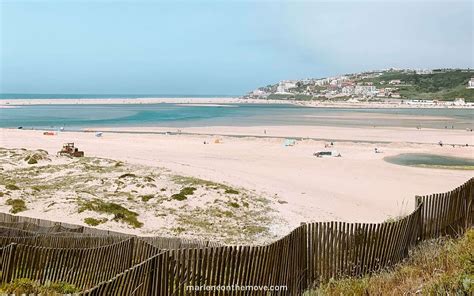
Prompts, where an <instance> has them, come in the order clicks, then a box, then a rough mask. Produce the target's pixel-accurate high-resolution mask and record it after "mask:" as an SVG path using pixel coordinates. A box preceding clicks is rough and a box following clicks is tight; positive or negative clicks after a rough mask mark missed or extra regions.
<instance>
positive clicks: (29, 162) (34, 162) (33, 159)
mask: <svg viewBox="0 0 474 296" xmlns="http://www.w3.org/2000/svg"><path fill="white" fill-rule="evenodd" d="M37 163H38V161H37V160H36V159H35V158H33V157H30V159H28V164H37Z"/></svg>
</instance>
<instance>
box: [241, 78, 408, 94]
mask: <svg viewBox="0 0 474 296" xmlns="http://www.w3.org/2000/svg"><path fill="white" fill-rule="evenodd" d="M380 75H382V73H360V74H354V75H347V76H346V75H344V76H337V77H329V78H323V79H303V80H283V81H280V82H279V83H278V84H276V85H270V86H266V87H261V88H259V89H256V90H254V91H253V92H251V93H250V94H249V97H254V98H255V97H258V98H262V97H267V96H269V95H271V94H276V95H293V94H300V95H308V96H312V97H316V98H317V97H324V98H338V97H364V98H373V97H392V98H399V97H400V94H399V93H398V87H397V86H399V85H402V84H403V81H400V80H390V81H380V83H379V84H380V85H375V84H374V83H373V82H364V81H363V80H364V79H370V78H374V77H377V76H380ZM386 85H389V86H390V87H386ZM381 86H384V87H381Z"/></svg>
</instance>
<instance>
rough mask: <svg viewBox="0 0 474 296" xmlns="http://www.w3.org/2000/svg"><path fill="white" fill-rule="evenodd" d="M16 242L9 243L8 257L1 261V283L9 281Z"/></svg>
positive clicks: (12, 268)
mask: <svg viewBox="0 0 474 296" xmlns="http://www.w3.org/2000/svg"><path fill="white" fill-rule="evenodd" d="M16 246H17V244H16V243H11V244H10V246H9V247H8V250H9V252H8V259H7V262H6V264H5V262H3V263H2V267H5V266H6V268H5V270H4V271H3V272H2V273H1V283H2V284H7V283H9V282H10V281H11V277H12V273H13V270H14V269H15V265H16V264H15V260H14V258H15V251H16Z"/></svg>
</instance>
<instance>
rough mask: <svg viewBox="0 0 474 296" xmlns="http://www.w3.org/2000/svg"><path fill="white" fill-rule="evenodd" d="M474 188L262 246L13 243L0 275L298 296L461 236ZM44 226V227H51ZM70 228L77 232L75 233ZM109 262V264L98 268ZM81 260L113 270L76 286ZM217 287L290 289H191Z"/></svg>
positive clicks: (303, 230)
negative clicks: (377, 219)
mask: <svg viewBox="0 0 474 296" xmlns="http://www.w3.org/2000/svg"><path fill="white" fill-rule="evenodd" d="M473 187H474V179H470V180H469V181H467V182H466V183H465V184H463V185H462V186H460V187H458V188H456V189H455V190H453V191H450V192H448V193H443V194H433V195H429V196H417V197H416V209H415V210H414V211H413V212H412V213H411V214H409V215H407V216H406V217H404V218H402V219H400V220H398V221H394V222H384V223H346V222H334V221H333V222H316V223H308V224H302V225H301V226H299V227H297V228H296V229H295V230H293V231H292V232H291V233H290V234H288V235H287V236H285V237H283V238H281V239H280V240H278V241H275V242H273V243H271V244H268V245H263V246H219V245H218V244H216V245H214V244H212V243H209V242H206V241H192V240H189V241H187V240H183V239H180V240H176V239H171V238H159V237H157V238H147V237H131V238H128V239H127V240H126V242H127V246H128V248H125V249H126V251H123V252H125V253H123V254H122V253H120V254H112V253H113V252H114V251H112V250H114V249H113V247H112V246H114V245H117V243H116V244H111V245H106V246H103V247H99V248H93V249H67V248H65V249H61V251H52V250H55V249H51V248H40V247H32V246H28V245H26V244H25V245H23V244H10V245H8V246H6V247H4V248H0V254H2V257H1V258H0V262H1V264H2V267H7V268H5V270H6V271H3V270H2V276H3V278H2V282H8V281H9V280H11V279H13V278H18V277H19V276H28V277H30V276H32V278H34V279H38V280H40V281H44V280H64V281H68V282H70V283H73V284H76V285H78V286H79V287H81V288H83V289H84V292H82V294H83V295H163V296H164V295H177V296H183V295H268V294H271V295H301V294H302V292H303V291H304V290H306V289H308V288H310V287H311V286H314V285H318V284H319V283H321V282H327V281H328V280H330V279H332V278H341V277H346V276H362V275H365V274H370V273H372V272H376V271H379V270H381V269H383V268H386V267H389V266H393V265H394V264H396V263H398V262H400V261H401V260H403V259H404V258H406V257H407V256H408V251H409V249H410V248H411V247H412V246H414V245H415V244H416V243H417V242H419V241H420V240H423V239H429V238H434V237H438V236H441V235H459V234H462V233H463V232H464V231H465V230H466V229H468V228H469V227H472V226H473V223H474V209H473V194H474V191H473ZM8 219H10V220H15V219H11V218H5V219H2V217H1V216H0V221H4V222H31V221H29V220H25V221H7V220H8ZM42 223H43V224H42V226H44V227H51V226H54V225H48V223H46V222H42ZM65 227H66V226H65ZM66 228H69V229H73V228H74V226H73V225H68V226H67V227H66ZM88 229H90V228H87V227H84V230H83V232H84V233H87V231H88ZM0 231H2V230H1V228H0ZM9 231H10V232H9ZM65 231H67V230H65ZM0 233H8V235H12V236H13V235H15V234H18V235H15V237H17V238H16V239H18V240H25V241H26V240H33V239H36V238H35V237H31V236H28V235H30V233H34V232H29V231H26V230H21V229H11V228H10V230H8V228H5V227H4V230H3V232H0ZM89 233H96V234H97V233H98V232H94V231H90V232H89ZM104 233H106V232H104ZM61 234H66V235H64V236H59V235H58V236H57V238H55V239H57V244H58V245H66V244H67V243H66V240H67V239H74V238H75V237H76V236H74V235H77V237H79V236H80V235H84V234H74V233H71V232H61ZM42 235H43V236H48V235H50V234H42ZM53 235H56V234H51V236H53ZM104 235H109V233H107V234H104ZM4 236H5V235H4ZM86 236H87V235H86ZM92 237H96V236H88V238H89V239H91V238H92ZM46 239H47V238H46ZM63 239H64V241H62V240H63ZM81 239H82V238H81ZM81 239H79V240H78V241H77V242H76V245H80V244H81V243H84V242H81V243H79V241H80V240H81ZM84 240H85V238H84ZM91 241H92V240H91ZM123 243H124V242H123ZM118 244H120V243H118ZM108 248H109V249H110V250H109V249H108ZM99 249H101V250H107V251H103V253H104V254H105V253H107V252H109V255H108V256H105V255H104V254H102V255H100V254H98V253H95V252H96V251H89V252H90V253H88V254H87V256H86V257H80V256H78V255H77V253H74V252H80V250H99ZM19 250H20V251H19ZM38 250H47V251H38ZM56 250H57V249H56ZM69 250H73V251H69ZM35 252H37V253H41V252H46V253H47V254H50V253H48V252H52V254H54V255H53V257H51V256H50V255H47V256H46V258H48V259H49V261H45V260H43V259H44V258H45V257H42V256H43V255H35V256H36V257H35V256H32V255H30V254H32V253H34V254H35ZM61 252H63V253H61ZM115 252H117V250H116V249H115ZM119 252H120V251H119ZM19 254H21V255H19ZM41 254H43V253H41ZM68 254H75V255H68ZM81 254H82V253H81ZM38 256H39V257H38ZM67 256H72V258H76V259H75V261H73V262H74V263H71V264H69V265H68V264H66V265H63V264H64V258H66V257H67ZM104 256H105V257H107V258H108V261H110V262H107V260H104V261H100V260H102V259H103V258H104ZM96 257H97V258H102V259H96ZM18 258H21V259H18ZM40 258H43V259H40ZM84 258H88V259H84ZM50 261H51V262H50ZM83 261H85V262H89V263H90V262H94V264H95V265H94V266H97V262H96V261H100V263H99V264H103V265H104V266H108V265H109V266H111V268H109V269H110V270H109V269H107V270H102V271H99V274H101V276H98V277H97V276H96V277H93V279H92V278H89V277H87V276H86V277H85V278H87V280H84V279H82V280H79V279H78V276H77V274H81V273H87V272H89V271H90V269H88V268H91V266H92V265H87V264H86V263H81V262H83ZM57 262H59V263H57ZM61 262H63V263H61ZM81 264H82V265H81ZM107 264H108V265H107ZM30 266H31V267H30ZM111 270H113V271H111ZM109 271H110V272H109ZM94 272H98V271H95V270H94ZM3 274H5V275H3ZM52 274H53V275H52ZM13 275H14V276H13ZM82 278H84V276H83V277H82ZM212 286H215V287H217V286H219V287H220V286H227V287H230V286H234V287H236V286H239V287H243V286H247V287H254V286H260V287H265V286H266V287H270V286H277V287H278V286H285V287H286V290H280V291H273V292H271V293H269V292H268V291H262V290H253V291H249V290H247V291H242V290H238V289H234V290H232V291H221V290H210V291H209V290H207V291H196V290H192V289H191V290H190V288H189V287H212Z"/></svg>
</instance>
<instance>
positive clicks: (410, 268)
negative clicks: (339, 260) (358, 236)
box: [304, 229, 474, 296]
mask: <svg viewBox="0 0 474 296" xmlns="http://www.w3.org/2000/svg"><path fill="white" fill-rule="evenodd" d="M472 293H474V229H470V230H468V231H467V232H466V233H465V234H464V236H463V237H461V238H458V239H452V238H447V237H443V238H439V239H435V240H429V241H425V242H422V243H420V245H418V246H417V247H416V248H414V249H413V250H412V251H411V252H410V256H409V257H408V259H406V260H405V261H404V262H403V263H401V264H398V265H396V266H395V267H393V268H391V269H387V270H384V271H381V272H379V273H376V274H373V275H367V276H364V277H361V278H344V279H340V280H331V281H329V282H328V283H326V284H322V285H321V286H320V287H318V288H317V289H314V290H312V291H308V292H307V293H306V294H304V295H305V296H316V295H415V294H417V295H418V294H419V295H472Z"/></svg>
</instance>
